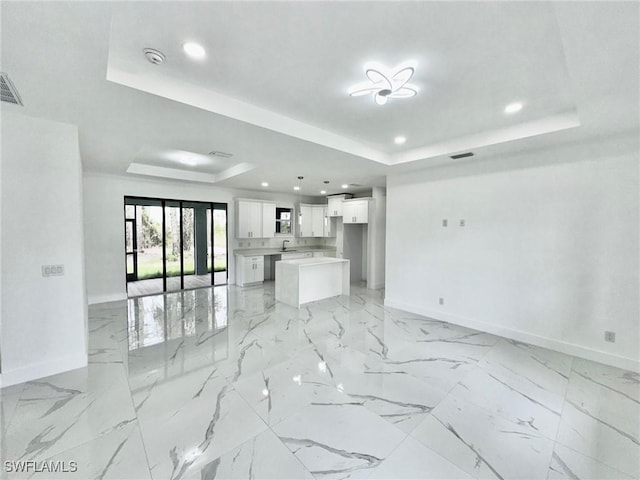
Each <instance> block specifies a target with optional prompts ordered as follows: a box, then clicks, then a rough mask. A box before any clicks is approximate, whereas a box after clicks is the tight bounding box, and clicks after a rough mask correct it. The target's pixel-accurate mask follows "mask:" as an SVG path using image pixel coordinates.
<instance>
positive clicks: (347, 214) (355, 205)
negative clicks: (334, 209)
mask: <svg viewBox="0 0 640 480" xmlns="http://www.w3.org/2000/svg"><path fill="white" fill-rule="evenodd" d="M342 223H369V200H368V199H361V198H358V199H354V200H345V201H343V202H342Z"/></svg>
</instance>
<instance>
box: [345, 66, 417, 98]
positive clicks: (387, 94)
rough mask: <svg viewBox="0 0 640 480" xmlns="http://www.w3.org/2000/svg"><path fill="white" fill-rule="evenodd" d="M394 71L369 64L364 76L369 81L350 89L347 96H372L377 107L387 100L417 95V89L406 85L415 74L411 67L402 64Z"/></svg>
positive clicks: (408, 84)
mask: <svg viewBox="0 0 640 480" xmlns="http://www.w3.org/2000/svg"><path fill="white" fill-rule="evenodd" d="M394 70H395V73H393V72H394ZM394 70H389V69H388V68H386V67H385V66H384V65H380V64H369V65H368V66H367V67H365V75H366V76H367V78H368V79H369V81H368V82H363V83H358V84H356V85H354V86H353V87H351V88H350V89H349V95H351V96H352V97H359V96H361V95H367V94H372V95H373V98H374V100H375V102H376V103H377V104H378V105H384V104H385V103H387V102H388V101H389V98H409V97H413V96H415V95H417V94H418V88H417V87H416V86H415V85H412V84H410V83H408V82H409V80H411V77H413V74H414V72H415V69H414V67H413V65H407V64H403V65H400V66H398V67H396V68H395V69H394Z"/></svg>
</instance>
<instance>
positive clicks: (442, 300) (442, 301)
mask: <svg viewBox="0 0 640 480" xmlns="http://www.w3.org/2000/svg"><path fill="white" fill-rule="evenodd" d="M438 303H439V304H440V305H444V298H442V297H440V298H439V299H438Z"/></svg>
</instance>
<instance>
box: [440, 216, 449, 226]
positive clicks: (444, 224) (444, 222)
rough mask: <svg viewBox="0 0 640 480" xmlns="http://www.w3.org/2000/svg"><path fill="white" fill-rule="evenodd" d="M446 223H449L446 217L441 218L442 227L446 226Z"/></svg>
mask: <svg viewBox="0 0 640 480" xmlns="http://www.w3.org/2000/svg"><path fill="white" fill-rule="evenodd" d="M448 224H449V222H448V221H447V219H446V218H443V219H442V226H443V227H446V226H447V225H448Z"/></svg>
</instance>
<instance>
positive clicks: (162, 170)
mask: <svg viewBox="0 0 640 480" xmlns="http://www.w3.org/2000/svg"><path fill="white" fill-rule="evenodd" d="M254 168H255V165H252V164H250V163H239V164H238V165H234V166H233V167H230V168H227V169H226V170H223V171H221V172H219V173H216V174H212V173H204V172H197V171H193V170H182V169H179V168H169V167H159V166H157V165H146V164H144V163H136V162H133V163H131V164H130V165H129V167H128V168H127V173H133V174H136V175H146V176H151V177H162V178H168V179H172V180H186V181H189V182H199V183H218V182H221V181H222V180H227V179H229V178H231V177H235V176H236V175H240V174H243V173H246V172H248V171H250V170H253V169H254Z"/></svg>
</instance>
